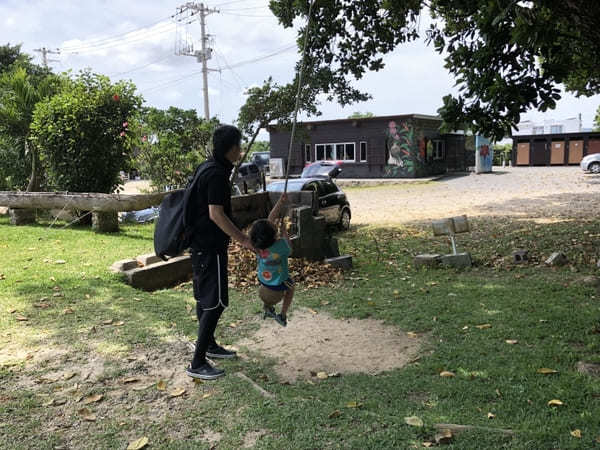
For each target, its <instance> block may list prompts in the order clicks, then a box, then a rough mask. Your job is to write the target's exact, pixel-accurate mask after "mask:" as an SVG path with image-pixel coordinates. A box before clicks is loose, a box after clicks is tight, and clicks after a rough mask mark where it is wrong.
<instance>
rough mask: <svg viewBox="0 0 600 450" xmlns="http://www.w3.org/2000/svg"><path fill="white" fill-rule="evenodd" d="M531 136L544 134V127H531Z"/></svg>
mask: <svg viewBox="0 0 600 450" xmlns="http://www.w3.org/2000/svg"><path fill="white" fill-rule="evenodd" d="M533 134H544V127H533Z"/></svg>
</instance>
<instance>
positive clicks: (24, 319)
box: [17, 316, 29, 322]
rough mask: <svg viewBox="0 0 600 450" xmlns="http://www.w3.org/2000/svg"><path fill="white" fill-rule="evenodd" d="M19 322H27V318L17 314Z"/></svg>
mask: <svg viewBox="0 0 600 450" xmlns="http://www.w3.org/2000/svg"><path fill="white" fill-rule="evenodd" d="M17 320H18V321H19V322H27V321H28V320H29V319H28V318H27V317H25V316H17Z"/></svg>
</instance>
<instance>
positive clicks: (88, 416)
mask: <svg viewBox="0 0 600 450" xmlns="http://www.w3.org/2000/svg"><path fill="white" fill-rule="evenodd" d="M77 414H79V415H80V416H81V417H83V420H87V421H88V422H94V421H95V420H96V415H95V414H93V413H92V412H91V411H90V410H89V409H88V408H81V409H79V410H77Z"/></svg>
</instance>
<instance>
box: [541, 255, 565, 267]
mask: <svg viewBox="0 0 600 450" xmlns="http://www.w3.org/2000/svg"><path fill="white" fill-rule="evenodd" d="M568 262H569V260H568V259H567V257H566V256H565V254H564V253H561V252H554V253H552V254H551V255H550V257H549V258H548V259H547V260H546V261H545V263H546V264H547V265H549V266H564V265H565V264H567V263H568Z"/></svg>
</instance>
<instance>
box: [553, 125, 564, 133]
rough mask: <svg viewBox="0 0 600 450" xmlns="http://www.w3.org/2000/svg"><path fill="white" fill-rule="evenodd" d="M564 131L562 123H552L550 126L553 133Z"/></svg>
mask: <svg viewBox="0 0 600 450" xmlns="http://www.w3.org/2000/svg"><path fill="white" fill-rule="evenodd" d="M562 132H563V126H562V125H552V126H551V127H550V133H552V134H560V133H562Z"/></svg>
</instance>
